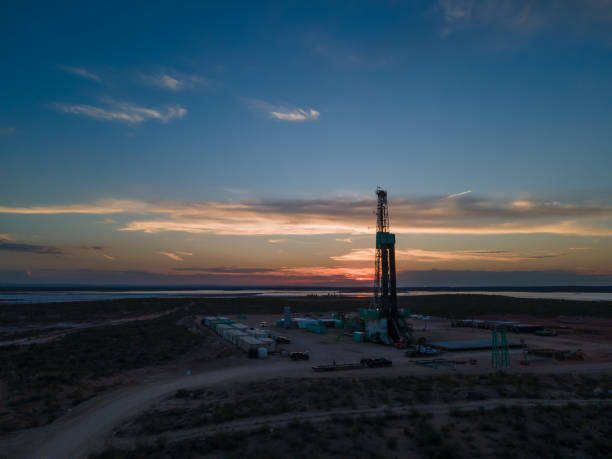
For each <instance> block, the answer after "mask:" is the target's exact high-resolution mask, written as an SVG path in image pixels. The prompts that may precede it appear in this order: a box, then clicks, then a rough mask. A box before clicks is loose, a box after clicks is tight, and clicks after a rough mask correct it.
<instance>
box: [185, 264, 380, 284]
mask: <svg viewBox="0 0 612 459" xmlns="http://www.w3.org/2000/svg"><path fill="white" fill-rule="evenodd" d="M176 271H180V272H189V273H197V274H201V275H202V274H204V275H221V276H228V277H230V276H242V275H248V276H249V277H252V278H261V277H266V278H274V279H278V280H281V281H282V280H286V279H296V280H297V279H302V280H305V281H312V280H313V279H315V280H323V279H324V280H327V281H330V282H333V280H336V281H337V280H355V281H364V280H370V279H372V277H373V274H374V270H373V268H351V267H329V266H306V267H287V266H283V267H279V268H268V267H266V268H230V267H210V268H206V267H202V268H198V267H190V268H176ZM332 279H333V280H332Z"/></svg>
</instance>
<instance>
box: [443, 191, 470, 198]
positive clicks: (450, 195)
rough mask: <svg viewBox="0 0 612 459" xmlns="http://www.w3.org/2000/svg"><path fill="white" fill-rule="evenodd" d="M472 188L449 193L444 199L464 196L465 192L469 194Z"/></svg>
mask: <svg viewBox="0 0 612 459" xmlns="http://www.w3.org/2000/svg"><path fill="white" fill-rule="evenodd" d="M471 192H472V190H467V191H462V192H461V193H455V194H449V195H448V196H447V197H446V199H453V198H458V197H460V196H465V195H466V194H470V193H471Z"/></svg>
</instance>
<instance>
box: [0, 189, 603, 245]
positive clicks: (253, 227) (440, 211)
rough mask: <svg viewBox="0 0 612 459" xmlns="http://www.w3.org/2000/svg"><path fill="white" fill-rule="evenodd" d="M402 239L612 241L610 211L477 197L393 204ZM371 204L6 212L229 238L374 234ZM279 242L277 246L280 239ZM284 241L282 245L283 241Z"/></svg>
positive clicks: (100, 205)
mask: <svg viewBox="0 0 612 459" xmlns="http://www.w3.org/2000/svg"><path fill="white" fill-rule="evenodd" d="M390 203H391V204H390V216H391V225H392V226H391V227H392V229H393V232H395V233H398V234H543V233H548V234H563V235H580V236H612V206H609V205H602V204H593V203H585V204H566V203H561V202H556V201H543V200H537V199H532V198H525V197H523V198H520V199H513V198H510V199H497V198H496V199H487V198H479V197H474V196H472V195H470V196H467V195H464V196H462V198H461V199H447V197H446V196H442V197H431V198H418V199H392V200H391V201H390ZM374 208H375V201H374V200H373V199H352V200H351V199H319V200H316V199H315V200H258V201H244V202H242V203H227V202H182V201H150V202H147V201H130V200H103V201H99V202H97V203H94V204H91V205H68V206H61V205H60V206H44V207H8V206H4V207H2V206H0V213H10V214H62V213H82V214H128V215H131V216H132V218H131V219H130V221H128V222H127V223H125V224H124V225H123V226H122V227H121V228H120V230H122V231H142V232H145V233H158V232H164V231H180V232H186V233H210V234H225V235H269V236H280V235H317V234H337V235H359V234H363V235H365V234H371V233H372V225H373V216H372V210H373V209H374ZM275 239H276V238H275ZM279 239H280V238H279Z"/></svg>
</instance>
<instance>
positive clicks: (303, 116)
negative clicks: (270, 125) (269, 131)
mask: <svg viewBox="0 0 612 459" xmlns="http://www.w3.org/2000/svg"><path fill="white" fill-rule="evenodd" d="M270 114H271V115H272V116H273V117H274V118H276V119H279V120H283V121H313V120H316V119H319V115H320V113H319V112H318V111H317V110H313V109H312V108H309V109H303V108H293V109H285V108H281V109H279V110H274V111H271V112H270Z"/></svg>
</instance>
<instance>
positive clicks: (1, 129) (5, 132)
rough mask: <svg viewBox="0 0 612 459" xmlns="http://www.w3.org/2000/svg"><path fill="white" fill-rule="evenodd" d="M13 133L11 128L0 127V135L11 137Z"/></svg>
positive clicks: (13, 130)
mask: <svg viewBox="0 0 612 459" xmlns="http://www.w3.org/2000/svg"><path fill="white" fill-rule="evenodd" d="M15 131H16V129H15V128H14V127H13V126H7V127H0V135H13V134H14V133H15Z"/></svg>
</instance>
